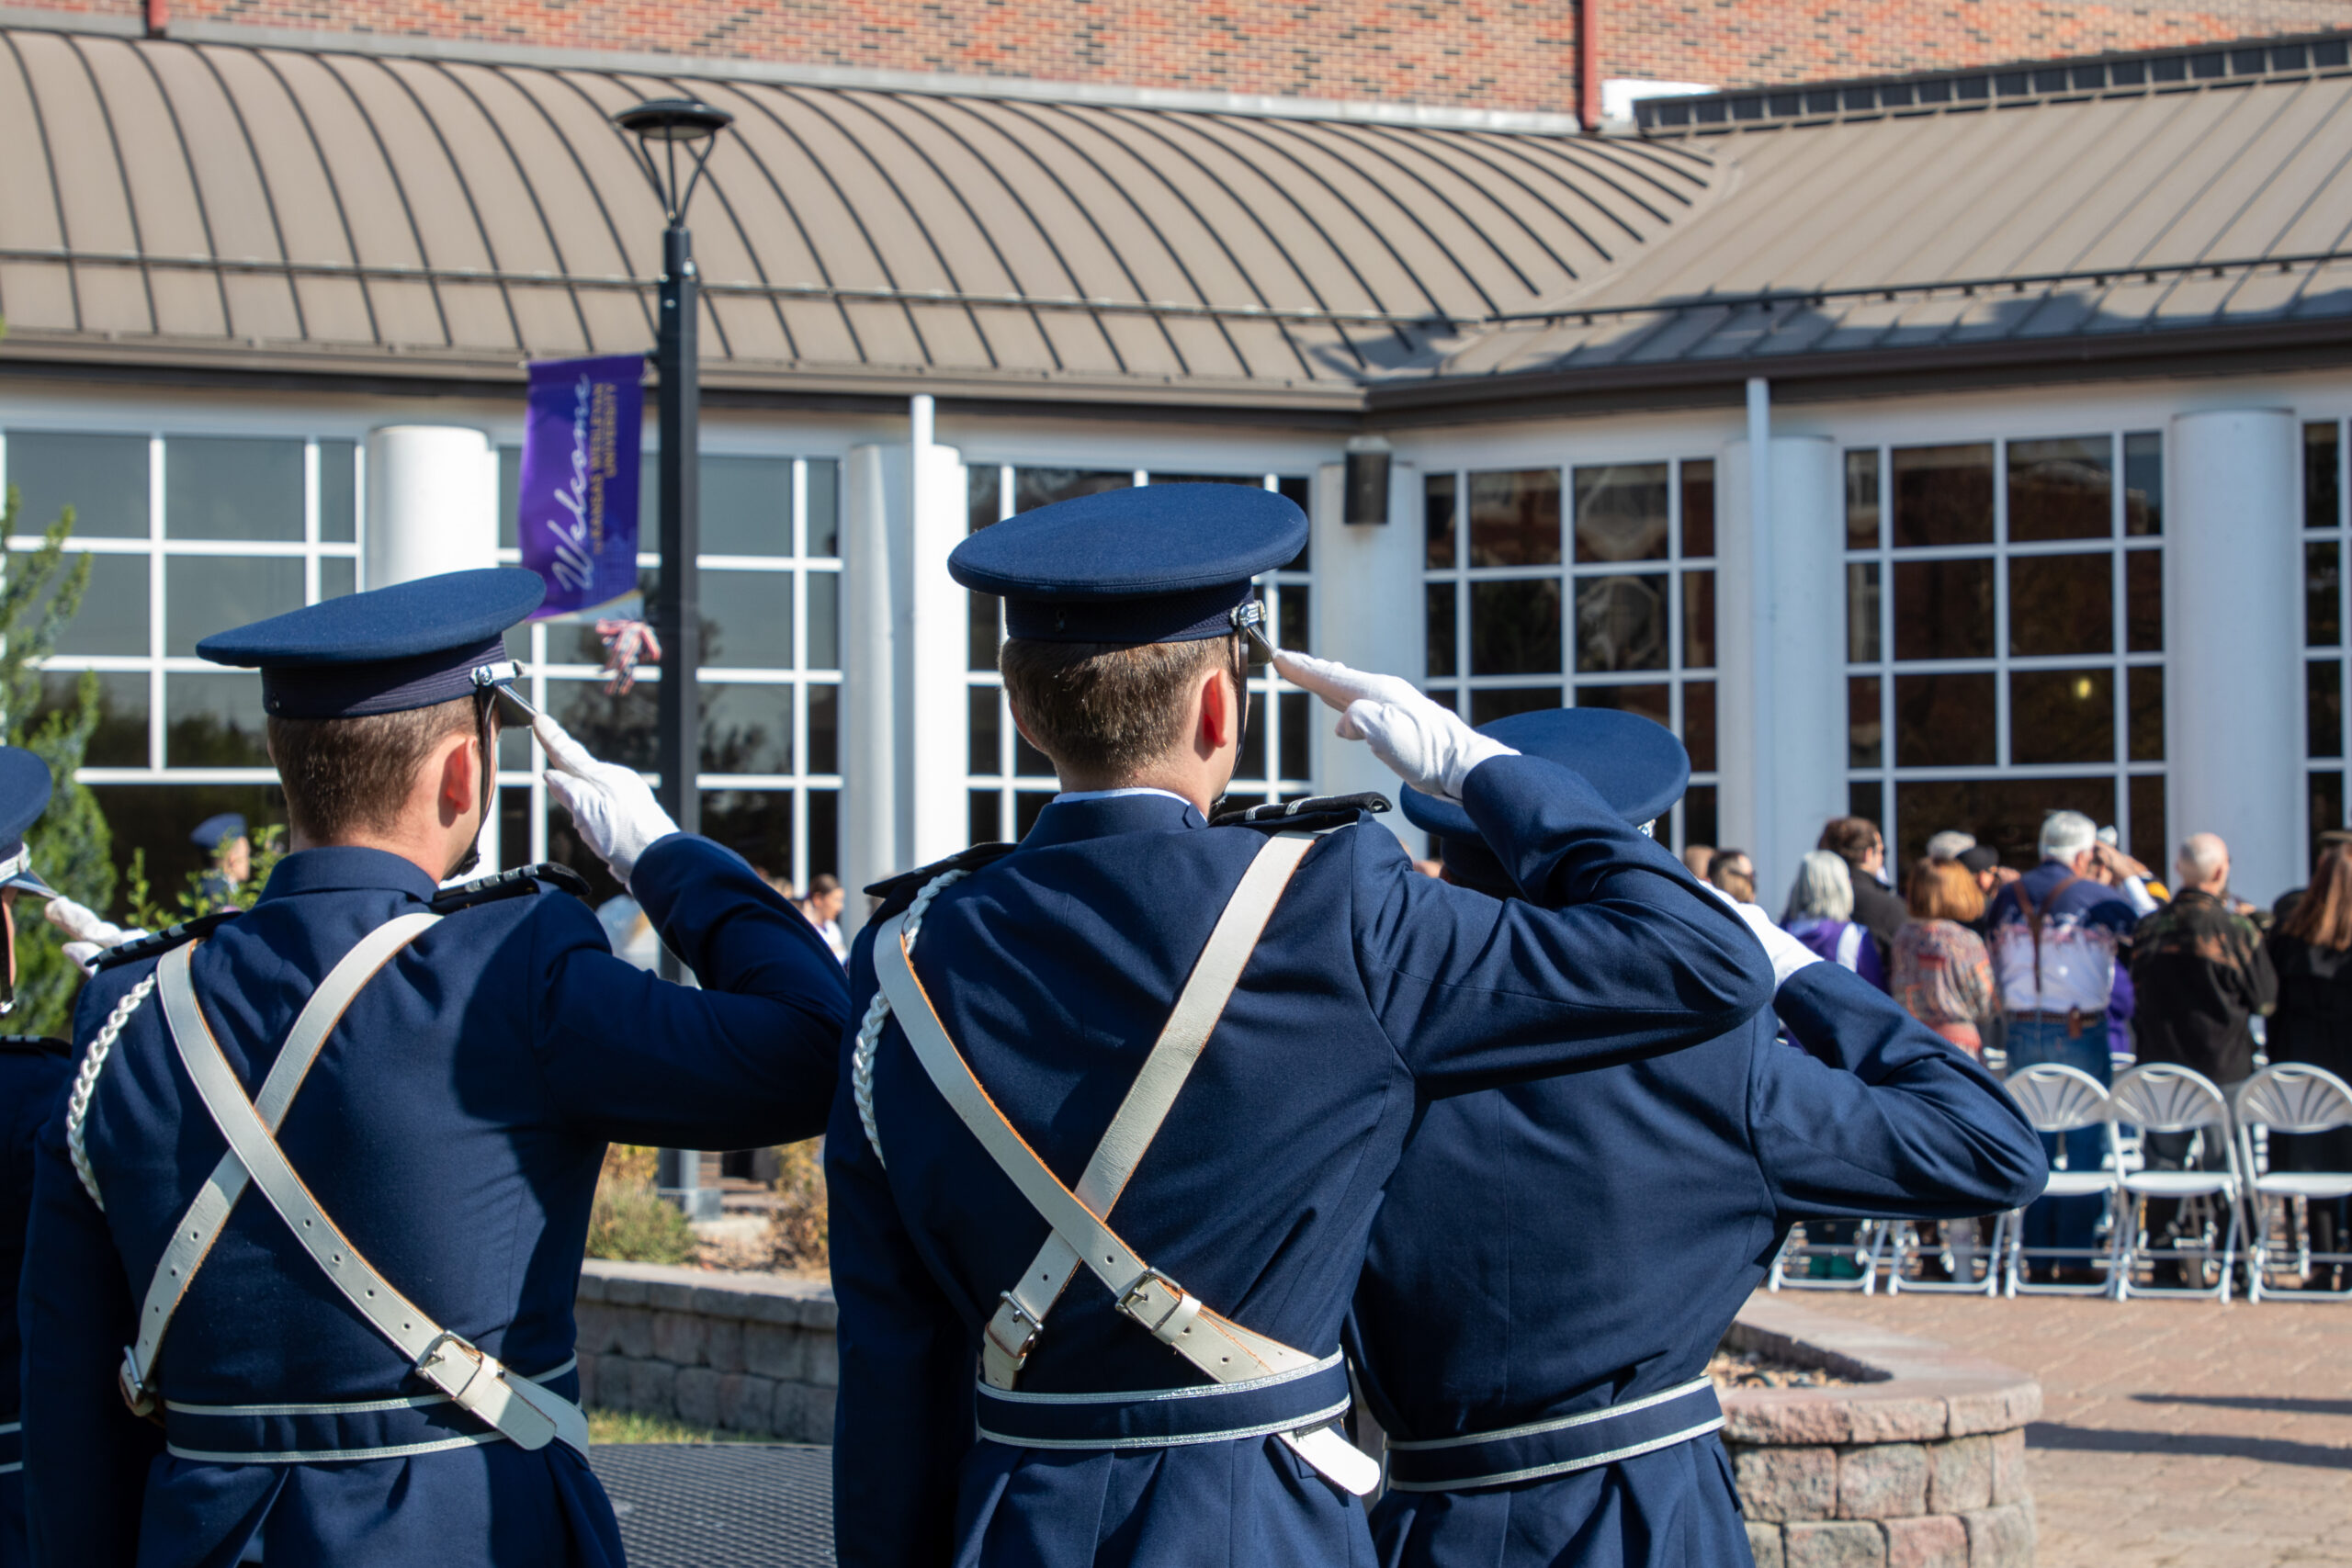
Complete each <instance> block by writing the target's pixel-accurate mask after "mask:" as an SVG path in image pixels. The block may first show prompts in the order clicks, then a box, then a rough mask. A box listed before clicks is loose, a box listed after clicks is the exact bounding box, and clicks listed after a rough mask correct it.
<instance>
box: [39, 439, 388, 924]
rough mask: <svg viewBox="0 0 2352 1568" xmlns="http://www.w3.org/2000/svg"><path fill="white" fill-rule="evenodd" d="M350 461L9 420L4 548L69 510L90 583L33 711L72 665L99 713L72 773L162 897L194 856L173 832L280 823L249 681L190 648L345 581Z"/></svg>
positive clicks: (64, 683) (354, 553)
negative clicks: (13, 513)
mask: <svg viewBox="0 0 2352 1568" xmlns="http://www.w3.org/2000/svg"><path fill="white" fill-rule="evenodd" d="M364 461H365V454H364V453H363V452H362V450H361V448H360V446H359V445H358V444H357V443H356V442H355V441H351V440H336V439H327V438H321V437H311V436H305V435H300V434H265V435H252V434H235V435H228V434H207V433H203V432H183V431H164V430H155V429H144V430H122V429H114V430H102V429H101V430H81V431H71V430H65V431H60V430H40V429H31V428H24V427H14V426H12V427H11V428H10V429H8V430H7V431H6V434H5V435H0V482H5V483H6V485H7V486H8V487H9V488H10V489H12V490H14V491H16V492H17V496H18V499H19V509H18V511H17V519H16V527H15V530H14V532H13V534H12V535H11V536H10V537H9V539H8V548H9V550H10V552H11V553H16V552H20V551H24V550H28V549H32V548H36V547H39V546H40V542H41V541H40V530H41V529H42V528H44V527H45V526H47V525H49V524H50V523H51V522H53V521H54V520H55V519H56V518H57V517H58V515H59V514H60V513H61V512H62V511H63V510H64V509H65V508H67V507H71V508H72V509H73V511H74V534H73V538H72V546H71V550H72V553H71V555H69V560H70V559H71V558H73V557H74V556H85V557H87V558H88V559H89V561H90V568H91V573H90V582H89V587H88V590H87V591H86V592H85V594H84V597H83V600H82V606H81V610H80V612H79V613H78V614H77V615H75V617H74V620H73V621H72V622H71V623H70V624H69V625H68V626H66V627H65V628H64V630H63V632H62V636H61V637H60V638H59V641H58V646H57V651H56V653H55V655H54V656H53V657H52V658H51V659H50V660H49V661H48V663H47V664H46V665H45V666H44V668H43V671H42V680H41V685H42V695H41V704H42V707H43V708H44V709H47V708H53V707H56V706H60V705H69V704H71V703H72V702H73V701H74V692H75V689H76V688H77V687H78V685H79V684H80V682H81V679H82V676H83V673H84V672H85V671H95V672H96V676H97V681H98V695H99V703H100V716H99V721H98V726H97V728H96V732H95V733H93V735H92V736H91V738H90V743H89V747H88V750H87V751H86V752H85V759H84V766H83V768H82V770H81V773H80V777H81V779H82V781H83V782H84V783H85V784H89V785H90V786H91V787H92V788H93V790H95V791H96V794H97V796H98V799H99V803H100V805H101V807H102V809H104V810H105V812H106V814H107V819H108V820H109V821H110V822H112V823H114V824H115V825H116V827H117V835H116V852H117V856H118V859H119V860H122V861H125V862H127V861H128V858H129V856H130V852H131V850H132V849H134V848H136V849H141V850H143V851H144V852H145V853H146V863H147V870H148V874H149V875H150V877H151V878H152V880H153V883H154V885H155V886H156V887H157V888H158V890H159V892H160V894H161V896H162V897H164V898H165V900H166V901H168V900H169V898H170V897H171V896H172V894H173V892H174V891H175V890H176V889H177V888H178V887H179V886H180V885H181V878H182V876H183V875H184V874H186V873H187V871H190V870H193V869H196V868H197V867H198V865H199V864H201V863H203V862H204V861H205V859H206V858H207V857H206V852H204V851H202V850H199V849H198V848H197V847H196V846H195V845H193V844H191V843H190V842H189V841H188V838H187V835H188V832H189V830H190V829H193V828H194V827H195V825H196V824H197V823H198V822H199V821H201V820H202V819H203V818H207V817H209V816H211V815H213V814H214V813H216V812H220V811H238V812H242V813H243V814H244V815H245V816H246V817H247V818H250V819H252V820H254V822H255V823H256V824H258V823H261V822H266V821H269V820H273V819H280V818H283V815H284V810H283V807H282V805H280V804H279V798H280V797H279V796H278V795H277V773H276V772H275V771H274V770H273V769H272V768H271V767H270V765H269V755H268V751H267V750H266V745H265V741H264V734H263V714H262V706H261V679H260V677H259V676H258V675H257V674H255V673H254V672H253V671H232V670H223V669H221V668H220V666H219V665H216V664H209V663H207V662H205V661H204V660H201V659H198V657H196V645H197V643H198V640H199V639H201V638H203V637H208V636H209V635H211V634H212V633H214V632H217V631H224V630H227V629H229V628H230V627H232V626H242V625H244V624H245V623H247V622H249V621H255V620H259V619H261V618H263V617H264V616H267V615H279V614H282V613H283V612H285V611H288V610H293V609H299V608H300V607H301V606H302V605H304V604H316V603H318V602H319V601H320V600H322V599H332V598H334V597H336V596H338V595H340V594H345V593H348V592H352V590H353V588H354V587H355V586H356V581H357V577H358V557H359V528H360V518H359V512H360V500H359V498H360V496H361V495H362V494H363V493H364V491H365V485H364V483H363V475H362V471H361V469H362V465H363V463H364Z"/></svg>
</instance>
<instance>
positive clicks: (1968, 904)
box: [1910, 860, 1985, 925]
mask: <svg viewBox="0 0 2352 1568" xmlns="http://www.w3.org/2000/svg"><path fill="white" fill-rule="evenodd" d="M1910 905H1911V918H1912V919H1917V920H1958V921H1960V922H1961V923H1962V925H1965V924H1967V923H1968V922H1969V921H1971V920H1973V919H1975V918H1976V917H1977V916H1979V915H1981V914H1983V913H1984V912H1985V890H1984V889H1983V888H1981V887H1979V886H1976V874H1975V873H1974V872H1972V871H1970V870H1969V869H1968V868H1967V867H1966V866H1964V865H1962V864H1961V863H1959V862H1958V861H1956V860H1922V861H1919V862H1917V863H1916V864H1914V865H1913V866H1912V867H1911V897H1910Z"/></svg>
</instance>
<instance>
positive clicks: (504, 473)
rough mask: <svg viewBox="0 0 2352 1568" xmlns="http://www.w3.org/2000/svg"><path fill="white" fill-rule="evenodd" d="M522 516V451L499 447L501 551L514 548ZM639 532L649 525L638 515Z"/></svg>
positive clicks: (499, 540)
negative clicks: (516, 532)
mask: <svg viewBox="0 0 2352 1568" xmlns="http://www.w3.org/2000/svg"><path fill="white" fill-rule="evenodd" d="M522 514H523V449H522V448H521V447H520V446H501V447H500V448H499V449H498V546H499V548H501V549H506V550H511V549H514V548H515V537H516V535H515V530H516V528H517V527H518V526H519V525H520V523H519V520H520V519H521V517H522ZM638 525H639V529H640V530H642V529H643V528H645V527H647V526H649V525H650V523H649V520H648V519H647V518H646V517H645V516H644V515H643V514H642V513H640V514H639V517H638Z"/></svg>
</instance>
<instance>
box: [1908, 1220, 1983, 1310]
mask: <svg viewBox="0 0 2352 1568" xmlns="http://www.w3.org/2000/svg"><path fill="white" fill-rule="evenodd" d="M2006 1217H2007V1216H2002V1218H2006ZM1940 1223H1941V1224H1945V1225H1960V1226H1964V1227H1966V1228H1967V1229H1968V1231H1969V1232H1971V1233H1972V1234H1969V1235H1963V1236H1962V1238H1961V1239H1960V1240H1958V1241H1953V1240H1952V1239H1951V1237H1950V1236H1949V1235H1934V1233H1932V1232H1931V1231H1930V1229H1929V1227H1931V1226H1934V1225H1937V1224H1939V1222H1937V1221H1935V1220H1894V1221H1892V1222H1890V1223H1889V1226H1888V1230H1889V1237H1890V1240H1889V1257H1888V1259H1887V1267H1886V1293H1887V1294H1888V1295H1890V1296H1897V1295H1904V1294H1906V1293H1916V1294H1920V1295H1946V1296H1986V1297H1991V1296H1997V1295H1999V1294H2000V1293H2001V1220H2000V1219H1996V1220H1995V1221H1994V1223H1993V1235H1992V1236H1991V1238H1990V1239H1989V1240H1981V1241H1980V1240H1979V1239H1977V1237H1976V1236H1975V1235H1973V1231H1974V1228H1975V1225H1976V1222H1975V1221H1974V1220H1945V1221H1942V1222H1940ZM1930 1235H1933V1239H1932V1240H1930V1239H1928V1238H1929V1236H1930ZM1939 1254H1950V1256H1951V1269H1952V1273H1953V1275H1954V1276H1955V1277H1954V1278H1952V1279H1950V1280H1912V1279H1906V1278H1905V1276H1904V1272H1903V1270H1904V1269H1905V1267H1906V1266H1907V1265H1908V1264H1910V1263H1911V1262H1912V1261H1913V1260H1914V1259H1916V1258H1929V1257H1934V1256H1937V1255H1939Z"/></svg>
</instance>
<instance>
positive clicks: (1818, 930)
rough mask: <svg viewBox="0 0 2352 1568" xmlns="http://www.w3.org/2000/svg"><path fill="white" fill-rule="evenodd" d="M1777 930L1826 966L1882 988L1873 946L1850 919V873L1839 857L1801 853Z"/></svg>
mask: <svg viewBox="0 0 2352 1568" xmlns="http://www.w3.org/2000/svg"><path fill="white" fill-rule="evenodd" d="M1781 930H1782V931H1787V932H1788V933H1789V934H1790V935H1791V936H1792V937H1794V938H1796V939H1797V940H1798V941H1799V942H1803V943H1804V944H1805V946H1807V947H1808V948H1811V949H1812V950H1813V951H1814V952H1815V953H1819V954H1820V955H1821V956H1822V957H1824V958H1826V959H1827V960H1829V961H1830V962H1831V963H1833V964H1838V965H1840V966H1841V967H1844V968H1847V969H1851V970H1852V971H1853V972H1854V973H1855V974H1857V975H1860V976H1861V977H1862V978H1863V979H1865V980H1868V981H1869V982H1870V983H1871V985H1873V986H1876V987H1878V988H1879V989H1880V990H1882V991H1883V990H1885V989H1886V966H1885V964H1883V963H1882V962H1881V961H1880V959H1879V953H1878V943H1876V942H1872V941H1871V933H1870V932H1869V931H1865V930H1863V929H1862V927H1861V926H1860V925H1859V924H1857V923H1856V922H1855V920H1854V879H1853V873H1852V872H1851V871H1850V870H1849V868H1848V867H1847V864H1846V862H1845V859H1844V858H1843V857H1842V856H1840V855H1838V854H1836V853H1835V852H1831V851H1828V850H1809V851H1807V852H1805V857H1804V859H1803V860H1801V861H1799V862H1798V863H1797V879H1796V882H1795V883H1794V885H1792V886H1791V887H1790V888H1789V907H1788V910H1787V912H1786V913H1785V914H1783V915H1782V916H1781Z"/></svg>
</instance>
